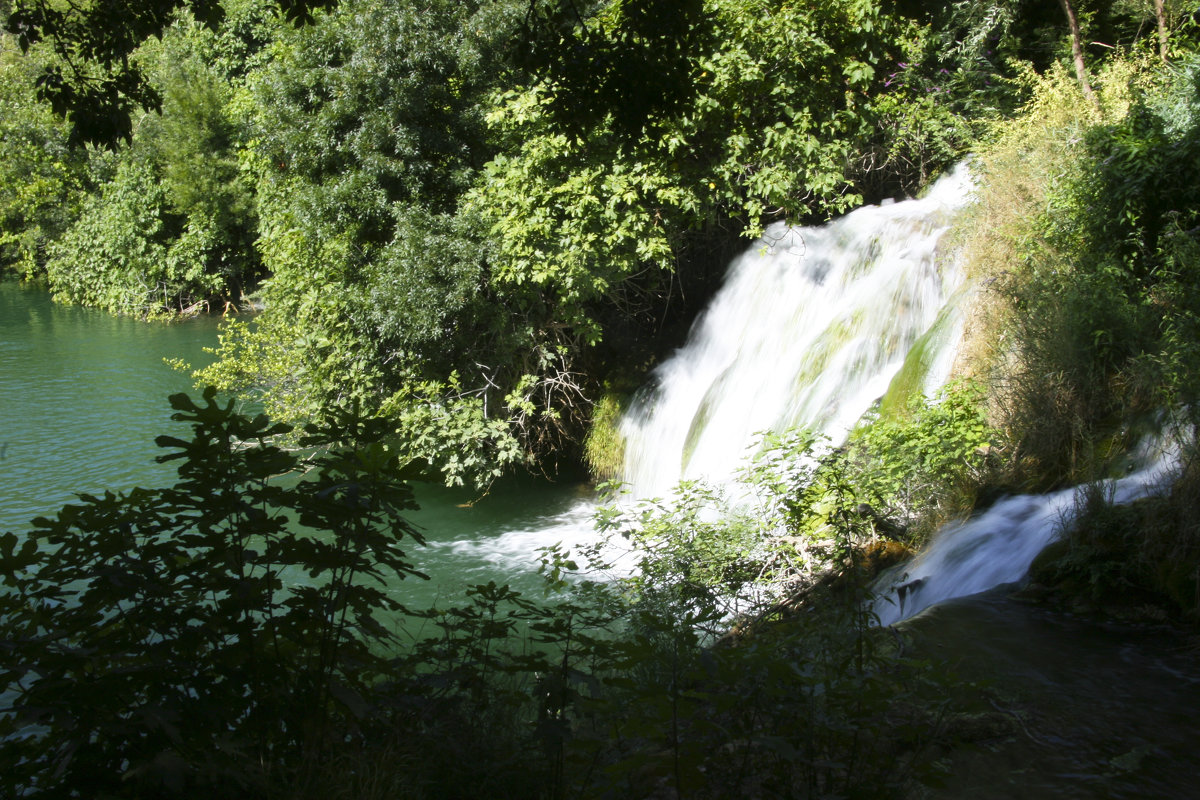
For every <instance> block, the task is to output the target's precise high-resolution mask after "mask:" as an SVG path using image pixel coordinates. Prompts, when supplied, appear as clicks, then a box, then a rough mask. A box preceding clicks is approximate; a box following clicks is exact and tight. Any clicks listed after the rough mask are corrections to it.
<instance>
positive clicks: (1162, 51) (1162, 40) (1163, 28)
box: [1154, 0, 1171, 64]
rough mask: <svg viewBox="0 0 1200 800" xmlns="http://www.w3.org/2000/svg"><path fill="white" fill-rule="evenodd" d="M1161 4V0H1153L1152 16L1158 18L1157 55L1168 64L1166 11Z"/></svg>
mask: <svg viewBox="0 0 1200 800" xmlns="http://www.w3.org/2000/svg"><path fill="white" fill-rule="evenodd" d="M1163 5H1164V3H1163V0H1154V18H1155V19H1156V20H1158V57H1159V58H1161V59H1162V62H1163V63H1164V64H1169V63H1171V62H1170V61H1169V60H1168V59H1167V12H1166V9H1165V8H1163Z"/></svg>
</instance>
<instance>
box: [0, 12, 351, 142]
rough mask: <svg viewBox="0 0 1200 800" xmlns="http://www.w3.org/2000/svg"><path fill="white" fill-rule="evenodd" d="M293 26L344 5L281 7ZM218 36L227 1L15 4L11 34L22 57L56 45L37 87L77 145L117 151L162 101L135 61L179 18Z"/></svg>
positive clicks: (7, 26)
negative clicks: (139, 115)
mask: <svg viewBox="0 0 1200 800" xmlns="http://www.w3.org/2000/svg"><path fill="white" fill-rule="evenodd" d="M275 2H276V4H277V6H278V8H279V9H280V11H281V12H282V13H283V14H284V15H285V16H286V17H287V18H288V19H290V20H293V21H297V22H299V21H308V20H310V19H311V15H312V11H313V10H314V9H317V8H329V7H331V6H333V5H334V4H335V3H336V2H337V0H275ZM181 10H187V11H189V12H190V13H191V14H192V16H193V17H195V18H196V19H198V20H200V21H202V22H203V23H204V24H205V25H206V26H208V27H209V28H210V29H212V30H216V29H217V28H218V26H219V25H220V24H221V21H222V19H223V18H224V10H223V8H222V4H221V2H220V0H104V2H95V3H78V4H77V3H68V4H66V5H65V6H64V5H63V4H61V3H58V2H55V0H15V2H14V3H13V7H12V10H11V11H10V13H9V15H8V19H7V20H6V22H5V29H6V30H8V31H9V32H10V33H12V34H13V35H15V36H16V37H17V41H18V43H19V44H20V46H21V49H22V50H25V51H28V50H29V48H30V47H31V46H33V45H34V44H37V43H38V42H43V41H45V42H49V43H50V45H51V46H52V47H53V49H54V52H55V53H56V54H57V55H58V57H59V59H60V60H59V61H58V62H57V63H54V64H51V65H48V66H47V67H46V68H45V69H44V70H43V72H42V74H41V77H40V78H39V79H38V88H39V92H40V94H41V96H42V97H43V98H44V99H46V100H47V101H49V102H50V104H51V106H52V107H53V108H54V110H55V112H57V113H58V114H60V115H62V116H63V117H65V118H67V119H68V120H69V121H70V123H71V134H70V141H71V143H72V144H94V145H99V146H103V147H113V146H115V145H116V143H117V142H119V141H121V140H124V141H126V142H128V141H129V140H130V139H131V138H132V136H133V115H134V113H135V111H137V110H138V109H158V108H159V107H161V104H162V97H161V95H160V94H159V93H158V92H157V91H156V90H155V89H154V88H153V87H152V86H151V85H150V83H149V82H148V81H147V79H146V75H145V73H144V71H143V69H142V68H141V67H140V66H139V65H138V63H137V61H136V59H135V58H134V54H135V52H136V51H137V49H138V48H139V47H140V46H141V45H142V44H143V43H144V42H145V41H146V40H147V39H150V38H151V37H157V38H161V37H162V35H163V31H164V30H165V29H166V28H167V27H168V26H169V25H170V24H171V23H172V22H173V21H174V20H175V18H176V13H177V12H179V11H181Z"/></svg>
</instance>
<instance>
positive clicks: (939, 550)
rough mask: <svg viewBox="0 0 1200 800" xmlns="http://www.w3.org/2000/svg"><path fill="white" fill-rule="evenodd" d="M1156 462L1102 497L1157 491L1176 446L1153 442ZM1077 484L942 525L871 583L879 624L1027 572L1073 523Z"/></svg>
mask: <svg viewBox="0 0 1200 800" xmlns="http://www.w3.org/2000/svg"><path fill="white" fill-rule="evenodd" d="M1149 449H1150V451H1151V452H1153V453H1154V456H1153V463H1151V464H1150V465H1149V466H1145V467H1143V468H1142V469H1139V470H1137V471H1135V472H1132V473H1131V474H1129V475H1127V476H1125V477H1123V478H1119V479H1116V480H1111V481H1107V482H1104V483H1102V484H1100V487H1099V488H1101V490H1102V491H1103V493H1104V497H1105V499H1106V500H1107V501H1108V502H1110V503H1112V504H1115V505H1121V504H1124V503H1131V502H1133V501H1134V500H1138V499H1140V498H1143V497H1148V496H1150V495H1152V494H1156V493H1158V492H1160V491H1161V490H1162V489H1163V488H1165V486H1166V485H1167V482H1168V481H1169V479H1170V476H1171V475H1172V473H1173V472H1174V470H1175V467H1176V465H1177V464H1178V462H1179V455H1178V449H1177V448H1174V447H1171V448H1166V450H1165V451H1164V448H1163V447H1162V446H1161V445H1159V444H1158V443H1155V444H1154V445H1152V446H1151V447H1150V448H1149ZM1081 491H1083V489H1081V488H1078V487H1077V488H1071V489H1063V490H1061V491H1057V492H1052V493H1050V494H1044V495H1019V496H1016V497H1008V498H1004V499H1002V500H1000V501H999V502H997V503H996V504H995V505H993V506H992V507H991V508H990V509H988V510H987V511H985V512H983V513H982V514H980V515H979V516H977V517H974V518H972V519H970V520H967V521H966V522H961V523H956V524H951V525H947V526H946V527H944V528H942V529H941V530H940V531H938V533H937V534H936V535H935V537H934V539H933V541H932V542H930V544H929V546H928V547H926V548H925V550H924V551H923V552H922V553H921V554H920V555H919V556H918V557H917V558H916V559H914V560H913V561H912V562H911V563H909V564H906V565H904V566H902V567H900V568H898V570H897V571H896V572H893V573H892V574H888V575H884V576H883V577H882V578H881V579H880V580H879V582H878V583H877V584H876V586H875V587H874V593H875V596H876V600H875V604H874V611H875V614H876V616H877V617H878V618H879V624H880V625H892V624H894V623H896V622H900V621H901V620H905V619H907V618H909V617H911V616H914V615H915V614H918V613H920V612H921V611H924V610H925V609H926V608H928V607H929V606H932V605H934V604H935V603H940V602H942V601H944V600H950V599H952V598H955V597H965V596H967V595H972V594H977V593H979V592H984V591H987V590H988V589H991V588H993V587H995V586H1000V585H1001V584H1005V583H1013V582H1015V581H1019V580H1021V579H1022V578H1024V577H1025V575H1026V573H1028V572H1029V567H1030V566H1031V565H1032V564H1033V560H1034V559H1035V558H1037V555H1038V553H1040V552H1042V550H1043V549H1045V547H1046V545H1048V544H1050V543H1051V542H1053V541H1054V540H1055V539H1057V538H1058V537H1059V536H1060V535H1062V533H1063V532H1064V531H1066V530H1067V529H1068V528H1069V527H1070V526H1071V524H1072V521H1073V519H1074V518H1075V516H1076V514H1077V513H1078V507H1079V503H1080V499H1081V497H1080V492H1081Z"/></svg>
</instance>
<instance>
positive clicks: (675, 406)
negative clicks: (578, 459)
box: [621, 166, 972, 497]
mask: <svg viewBox="0 0 1200 800" xmlns="http://www.w3.org/2000/svg"><path fill="white" fill-rule="evenodd" d="M971 187H972V184H971V180H970V176H969V174H968V171H967V168H966V167H965V166H960V167H959V168H958V169H957V170H956V171H955V172H954V173H953V174H952V175H948V176H946V177H944V178H942V179H941V180H939V181H938V182H937V183H936V184H934V186H933V187H932V188H931V189H930V191H929V193H928V194H927V195H926V196H925V197H924V198H922V199H919V200H906V201H904V202H899V203H891V204H887V205H883V206H868V207H864V208H860V209H858V210H857V211H854V212H852V213H850V214H848V215H846V216H845V217H842V218H841V219H838V220H836V221H834V222H831V223H829V224H828V225H824V226H822V227H810V228H789V227H787V226H785V225H783V224H782V223H779V224H776V225H773V226H771V227H770V228H769V229H768V230H767V231H766V234H765V235H764V236H763V237H762V239H760V240H759V241H758V242H756V243H755V244H754V245H753V246H752V247H750V248H749V249H748V250H747V251H746V252H745V253H744V254H743V255H742V256H741V257H739V258H738V259H736V260H735V261H734V262H733V263H732V264H731V265H730V267H729V271H728V274H727V275H726V279H725V285H724V286H723V287H722V289H721V290H720V291H719V292H718V294H717V295H716V297H715V298H714V299H713V301H712V304H711V305H710V306H709V309H708V310H707V311H706V312H705V313H704V315H703V316H702V317H701V318H700V319H699V320H698V321H697V323H696V325H695V326H694V328H693V330H692V334H691V336H690V338H689V341H688V343H687V344H686V345H685V346H684V347H683V348H682V349H681V350H680V351H679V352H677V353H676V354H675V355H674V356H673V357H672V358H670V359H669V360H668V361H666V362H664V363H663V364H662V365H661V366H660V367H659V368H658V369H656V370H655V372H654V376H653V380H652V384H651V385H652V388H651V389H649V390H647V391H645V392H644V393H643V395H642V396H641V397H640V398H639V400H638V401H637V402H636V403H635V404H634V407H633V408H632V409H631V410H630V411H629V413H628V414H627V415H626V416H625V418H624V420H623V422H622V425H621V432H622V434H623V436H624V438H625V468H624V476H623V477H624V479H625V481H627V482H628V483H629V484H630V487H631V490H632V494H633V495H634V496H635V497H651V496H661V495H663V494H665V493H668V492H669V491H670V490H671V489H672V488H673V487H674V486H675V485H676V484H677V483H678V482H679V481H680V480H681V479H684V478H694V477H700V476H704V477H705V478H707V479H709V480H712V481H716V482H723V481H726V480H729V479H730V477H731V476H732V475H733V473H734V472H735V471H736V470H737V468H738V467H739V466H740V465H741V464H742V462H743V461H744V459H745V457H746V455H747V448H749V447H750V446H752V445H753V444H754V442H755V441H756V439H757V438H758V434H760V433H761V432H763V431H766V430H782V429H784V428H788V427H792V426H797V425H803V426H807V427H809V428H812V429H815V430H818V431H820V432H822V433H824V434H825V435H827V436H829V437H830V438H831V439H834V440H840V439H841V438H842V437H843V436H844V435H845V434H846V432H847V431H848V430H849V429H850V428H851V427H852V426H853V425H854V424H855V422H857V420H858V419H859V418H860V417H862V415H863V414H864V413H866V411H867V410H868V409H869V408H870V406H871V404H872V403H874V402H875V401H876V400H878V399H879V397H880V396H882V395H883V394H884V392H885V391H886V390H887V387H888V384H889V382H890V381H891V380H892V378H893V377H894V376H895V374H896V373H897V371H899V369H900V367H901V366H902V365H903V363H904V360H905V357H906V356H907V355H908V353H909V351H910V349H911V348H912V347H913V345H914V343H915V342H916V341H917V340H918V338H919V337H920V336H922V334H924V333H925V332H926V331H928V330H929V329H930V327H931V326H932V325H933V324H934V322H935V320H937V318H938V315H939V312H941V310H942V309H943V306H944V305H945V303H946V301H947V298H949V297H950V295H951V294H952V293H953V292H954V290H955V289H956V288H957V286H958V285H959V284H960V283H961V280H962V278H961V274H960V272H959V270H958V269H957V268H955V267H954V266H953V264H950V263H946V262H947V260H946V259H940V258H939V257H938V256H939V243H940V241H941V238H942V235H943V234H944V233H945V231H946V230H947V228H948V226H949V223H950V218H951V215H952V212H953V211H954V210H955V209H957V208H958V207H960V206H962V205H963V204H964V203H965V202H966V200H967V199H968V197H969V194H970V190H971ZM950 338H951V339H953V340H955V341H956V340H957V338H958V337H957V336H952V337H950ZM946 349H947V350H951V349H952V348H946ZM948 368H949V363H948V359H942V363H941V364H939V365H937V366H934V367H933V369H931V370H930V374H929V375H928V376H927V381H928V384H927V386H929V387H936V386H938V385H940V384H941V382H942V381H944V379H945V377H946V375H945V372H947V371H948Z"/></svg>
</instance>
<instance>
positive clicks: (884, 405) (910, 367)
mask: <svg viewBox="0 0 1200 800" xmlns="http://www.w3.org/2000/svg"><path fill="white" fill-rule="evenodd" d="M965 295H966V292H959V293H958V294H956V295H955V296H954V297H953V298H951V300H950V302H948V303H946V305H944V306H943V307H942V310H941V311H940V312H939V313H938V317H937V319H936V320H934V322H933V324H932V325H930V326H929V330H927V331H925V333H923V334H921V336H920V337H919V338H918V339H917V341H916V342H914V343H913V346H912V347H911V348H909V351H908V355H907V356H905V357H904V364H903V365H902V366H901V367H900V371H899V372H897V373H896V375H895V377H893V378H892V382H891V383H890V384H888V389H887V392H886V393H885V394H884V396H883V400H882V401H880V404H879V416H880V417H882V418H884V419H896V418H900V417H904V416H906V415H907V413H908V409H909V408H910V404H911V402H912V400H913V399H914V398H916V397H920V396H921V395H922V394H924V393H925V389H926V386H925V384H926V383H927V382H928V380H929V371H930V370H931V369H932V368H933V364H934V362H935V361H937V358H938V356H939V355H940V354H941V352H942V350H943V349H944V348H945V347H947V346H949V344H950V342H949V337H950V332H951V330H952V329H953V327H954V318H955V316H956V315H957V313H958V306H959V302H960V301H961V300H962V298H963V297H964V296H965Z"/></svg>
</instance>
